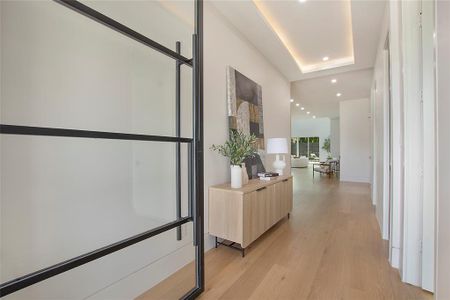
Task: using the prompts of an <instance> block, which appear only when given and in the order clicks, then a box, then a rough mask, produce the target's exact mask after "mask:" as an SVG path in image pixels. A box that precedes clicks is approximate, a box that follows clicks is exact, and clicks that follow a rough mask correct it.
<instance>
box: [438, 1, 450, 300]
mask: <svg viewBox="0 0 450 300" xmlns="http://www.w3.org/2000/svg"><path fill="white" fill-rule="evenodd" d="M436 12H437V15H436V16H437V23H436V24H437V28H436V34H437V86H438V88H437V99H438V102H437V105H438V110H437V112H438V116H437V118H438V122H437V124H438V125H437V126H438V136H437V137H438V160H437V161H438V162H439V164H438V207H437V210H436V212H437V256H436V257H437V260H436V266H437V273H436V275H437V277H436V299H437V300H445V299H450V285H449V282H450V272H449V270H450V218H449V216H450V200H449V195H450V184H449V178H450V159H449V155H448V154H449V153H450V134H449V132H448V129H449V128H450V118H449V117H448V116H449V115H450V101H449V99H450V85H449V82H450V55H449V53H450V30H449V28H450V2H447V1H437V3H436Z"/></svg>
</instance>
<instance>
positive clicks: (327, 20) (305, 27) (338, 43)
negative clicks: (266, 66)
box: [212, 0, 385, 81]
mask: <svg viewBox="0 0 450 300" xmlns="http://www.w3.org/2000/svg"><path fill="white" fill-rule="evenodd" d="M212 3H213V4H214V6H215V7H216V8H217V9H218V11H219V12H220V13H221V14H222V15H223V16H224V17H225V18H226V19H227V20H228V21H229V22H230V23H231V24H232V25H233V26H234V27H235V28H236V29H237V30H238V31H240V32H241V33H242V34H243V36H244V37H245V38H246V39H248V40H249V41H250V43H252V44H253V45H254V46H255V47H256V48H257V49H258V50H259V51H260V52H261V53H262V54H263V55H264V56H265V57H266V58H267V59H268V60H269V61H271V63H272V64H273V65H274V66H275V67H276V68H277V69H278V70H279V71H280V72H281V73H282V74H283V75H284V76H285V77H286V78H287V79H288V80H290V81H296V80H302V79H308V78H315V77H321V76H326V75H330V74H337V73H341V72H347V71H354V70H361V69H367V68H371V67H373V64H374V62H375V56H376V50H377V45H378V39H379V35H380V30H381V24H382V19H383V15H384V8H385V1H356V0H353V1H352V0H341V1H318V0H307V1H298V0H293V1H268V0H253V1H213V2H212ZM326 57H327V58H328V59H324V58H326Z"/></svg>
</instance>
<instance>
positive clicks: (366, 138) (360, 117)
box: [339, 99, 371, 183]
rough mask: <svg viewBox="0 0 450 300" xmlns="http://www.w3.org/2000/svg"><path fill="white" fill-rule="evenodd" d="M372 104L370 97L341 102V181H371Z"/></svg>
mask: <svg viewBox="0 0 450 300" xmlns="http://www.w3.org/2000/svg"><path fill="white" fill-rule="evenodd" d="M369 114H370V104H369V100H368V99H357V100H347V101H341V102H340V104H339V117H340V137H341V141H340V145H341V151H340V152H341V174H340V179H341V181H353V182H367V183H370V158H369V157H370V147H371V144H370V119H369Z"/></svg>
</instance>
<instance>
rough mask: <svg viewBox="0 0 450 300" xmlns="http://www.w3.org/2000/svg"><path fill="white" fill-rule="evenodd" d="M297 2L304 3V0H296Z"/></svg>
mask: <svg viewBox="0 0 450 300" xmlns="http://www.w3.org/2000/svg"><path fill="white" fill-rule="evenodd" d="M298 2H300V3H305V2H306V0H298Z"/></svg>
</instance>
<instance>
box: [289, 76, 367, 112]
mask: <svg viewBox="0 0 450 300" xmlns="http://www.w3.org/2000/svg"><path fill="white" fill-rule="evenodd" d="M372 77H373V69H372V68H370V69H365V70H358V71H350V72H344V73H340V74H334V75H328V76H322V77H319V78H311V79H305V80H299V81H295V82H292V83H291V97H292V98H293V99H294V102H293V103H291V118H292V119H294V118H295V119H310V118H312V116H313V115H315V116H316V117H317V118H320V117H329V118H337V117H339V102H340V101H345V100H352V99H361V98H369V97H370V87H371V84H372ZM332 79H336V83H332V82H331V80H332ZM337 93H340V94H341V96H340V97H337V96H336V94H337ZM296 103H299V104H300V105H299V106H298V107H297V106H296ZM301 107H304V108H305V110H301V109H300V108H301ZM307 111H309V112H311V113H310V114H309V115H308V114H306V112H307Z"/></svg>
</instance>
